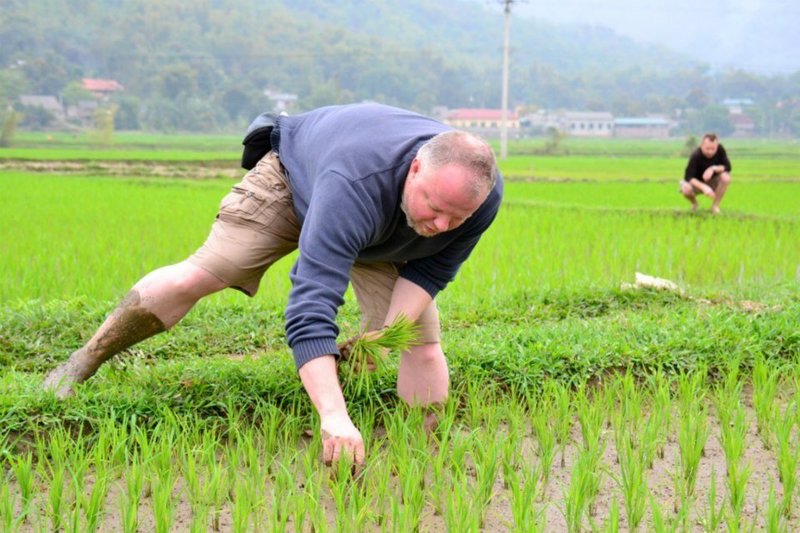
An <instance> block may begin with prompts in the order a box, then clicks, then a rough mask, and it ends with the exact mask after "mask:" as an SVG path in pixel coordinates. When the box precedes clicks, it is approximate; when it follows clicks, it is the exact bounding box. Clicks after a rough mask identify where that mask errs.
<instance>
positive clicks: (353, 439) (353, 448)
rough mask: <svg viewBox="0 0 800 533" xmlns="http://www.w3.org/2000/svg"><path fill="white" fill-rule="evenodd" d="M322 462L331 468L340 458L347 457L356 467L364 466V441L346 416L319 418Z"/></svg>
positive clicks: (334, 415) (335, 415)
mask: <svg viewBox="0 0 800 533" xmlns="http://www.w3.org/2000/svg"><path fill="white" fill-rule="evenodd" d="M320 433H321V435H322V461H323V462H324V463H325V464H326V465H328V466H331V465H332V464H333V463H335V462H336V461H338V460H339V458H340V457H342V456H343V455H344V456H347V457H349V458H350V460H351V461H353V463H354V464H356V465H363V464H364V456H365V453H364V440H363V438H362V437H361V432H360V431H358V428H356V426H355V425H354V424H353V422H352V420H350V417H349V416H348V415H347V414H343V415H342V414H333V415H329V416H325V417H322V418H321V422H320Z"/></svg>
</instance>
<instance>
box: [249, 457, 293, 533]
mask: <svg viewBox="0 0 800 533" xmlns="http://www.w3.org/2000/svg"><path fill="white" fill-rule="evenodd" d="M292 463H293V460H292V459H291V458H290V457H288V456H284V457H282V458H281V460H279V461H276V462H275V479H274V481H273V483H272V488H271V493H272V501H271V506H270V510H271V511H272V516H271V517H270V521H271V524H272V525H273V528H272V529H273V530H275V528H279V529H280V528H286V524H287V523H288V521H289V517H290V514H291V511H290V507H289V506H290V504H291V502H292V499H291V495H292V493H293V492H294V491H295V488H294V483H295V474H294V472H293V471H292V470H291V468H290V465H291V464H292ZM255 497H256V495H255V494H252V497H251V500H253V503H255V501H254V500H255Z"/></svg>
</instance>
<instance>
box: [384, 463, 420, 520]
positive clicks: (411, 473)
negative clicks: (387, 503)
mask: <svg viewBox="0 0 800 533" xmlns="http://www.w3.org/2000/svg"><path fill="white" fill-rule="evenodd" d="M425 466H426V463H425V462H424V461H414V462H412V463H411V464H409V465H408V467H407V468H404V469H403V474H402V475H401V476H400V479H399V481H400V494H401V499H402V502H403V505H402V512H400V513H399V517H398V518H400V520H399V521H395V520H394V515H395V513H394V512H393V519H392V522H393V524H394V530H395V531H419V527H420V523H421V520H422V511H423V510H424V509H425V491H424V490H420V486H421V485H422V484H423V480H424V477H425ZM391 503H392V506H394V507H397V506H398V501H397V498H392V502H391ZM398 511H399V509H398ZM398 526H399V527H398Z"/></svg>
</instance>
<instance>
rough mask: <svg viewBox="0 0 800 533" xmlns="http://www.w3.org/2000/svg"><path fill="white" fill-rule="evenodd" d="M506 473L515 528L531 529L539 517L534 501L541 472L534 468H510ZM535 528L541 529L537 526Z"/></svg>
mask: <svg viewBox="0 0 800 533" xmlns="http://www.w3.org/2000/svg"><path fill="white" fill-rule="evenodd" d="M505 475H506V476H507V478H506V482H507V485H508V491H509V492H510V498H509V505H510V507H511V517H512V518H513V519H514V523H513V530H514V531H520V532H521V531H530V529H527V528H528V527H529V526H530V525H531V524H536V522H537V518H538V517H537V516H536V514H537V513H536V510H535V508H534V506H533V502H534V501H535V500H536V497H537V495H536V487H537V480H538V477H539V473H538V471H537V470H536V469H535V468H534V469H532V470H522V471H518V470H509V471H508V472H507V473H506V474H505ZM509 527H512V525H510V526H509ZM534 530H537V531H541V530H539V529H535V528H534Z"/></svg>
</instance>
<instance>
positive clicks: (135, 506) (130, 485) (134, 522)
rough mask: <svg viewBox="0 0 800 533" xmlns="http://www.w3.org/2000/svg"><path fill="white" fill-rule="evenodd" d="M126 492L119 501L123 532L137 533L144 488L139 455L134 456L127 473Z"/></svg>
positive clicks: (142, 469)
mask: <svg viewBox="0 0 800 533" xmlns="http://www.w3.org/2000/svg"><path fill="white" fill-rule="evenodd" d="M124 475H125V486H126V490H125V493H124V494H123V496H122V498H120V500H119V505H120V518H121V520H122V530H123V531H124V532H125V533H135V532H136V531H138V529H139V503H140V502H141V497H142V489H143V488H144V467H143V466H142V464H141V463H140V459H139V457H138V454H137V455H134V457H133V458H132V460H131V462H130V463H129V464H128V468H127V470H126V471H125V474H124Z"/></svg>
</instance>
